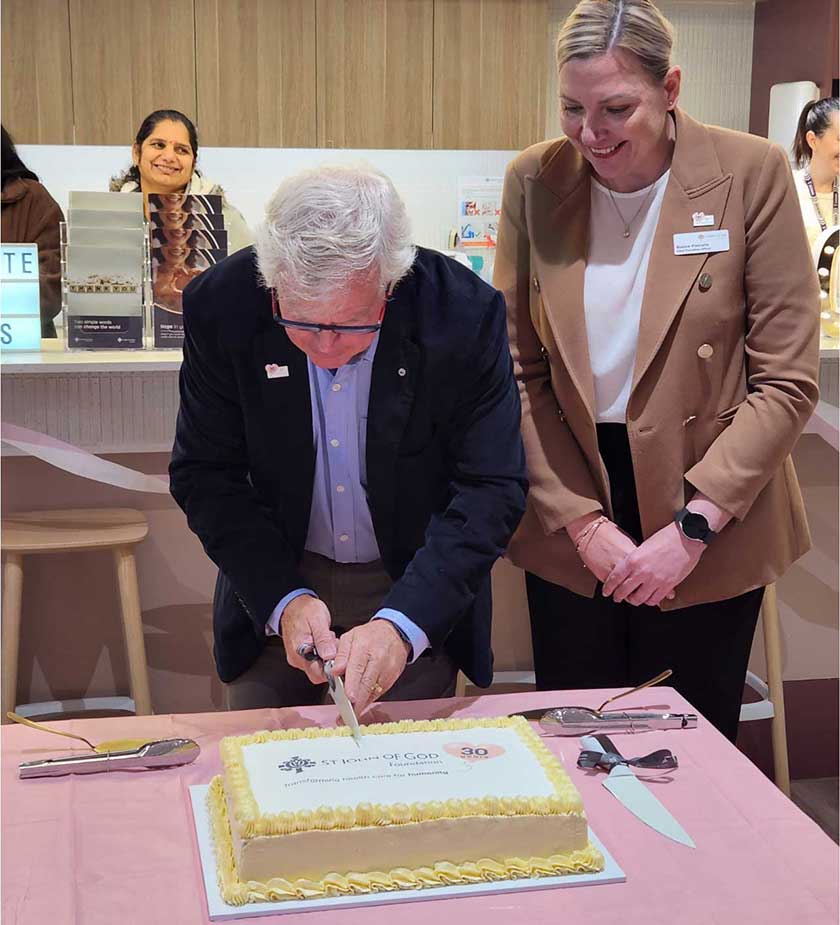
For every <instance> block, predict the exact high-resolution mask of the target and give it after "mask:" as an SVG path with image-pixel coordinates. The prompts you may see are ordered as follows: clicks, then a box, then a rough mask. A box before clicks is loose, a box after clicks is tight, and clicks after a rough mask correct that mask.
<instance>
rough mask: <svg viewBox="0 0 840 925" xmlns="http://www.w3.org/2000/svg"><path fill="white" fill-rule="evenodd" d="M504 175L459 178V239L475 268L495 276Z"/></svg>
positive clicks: (483, 275)
mask: <svg viewBox="0 0 840 925" xmlns="http://www.w3.org/2000/svg"><path fill="white" fill-rule="evenodd" d="M503 184H504V177H459V178H458V226H457V227H458V241H459V244H460V246H461V248H462V250H463V253H464V254H466V256H467V258H468V259H469V261H470V266H471V267H472V268H473V270H474V271H475V272H476V273H477V274H478V275H479V276H480V277H481V278H482V279H483V280H484V281H485V282H486V283H490V282H492V279H493V263H494V261H495V256H496V239H497V238H498V234H499V216H500V215H501V214H502V186H503Z"/></svg>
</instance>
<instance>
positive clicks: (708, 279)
mask: <svg viewBox="0 0 840 925" xmlns="http://www.w3.org/2000/svg"><path fill="white" fill-rule="evenodd" d="M711 288H712V275H711V273H701V274H700V291H701V292H708V291H709V290H710V289H711Z"/></svg>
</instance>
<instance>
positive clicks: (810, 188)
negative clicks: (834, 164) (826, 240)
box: [803, 173, 838, 231]
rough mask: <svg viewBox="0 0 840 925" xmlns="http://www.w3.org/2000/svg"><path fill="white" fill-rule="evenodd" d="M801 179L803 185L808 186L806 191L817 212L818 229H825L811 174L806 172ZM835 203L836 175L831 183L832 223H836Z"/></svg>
mask: <svg viewBox="0 0 840 925" xmlns="http://www.w3.org/2000/svg"><path fill="white" fill-rule="evenodd" d="M803 179H804V180H805V185H806V186H807V187H808V193H809V194H810V196H811V202H812V203H813V206H814V211H815V212H816V213H817V220H818V221H819V223H820V231H825V229H826V228H827V227H828V225H826V223H825V219H824V218H823V214H822V210H821V209H820V204H819V202H818V200H817V191H816V189H815V188H814V181H813V180H812V179H811V174H810V173H806V174H805V176H804V177H803ZM837 205H838V203H837V177H835V178H834V183H832V185H831V211H832V218H833V224H834V225H837V224H838V208H837Z"/></svg>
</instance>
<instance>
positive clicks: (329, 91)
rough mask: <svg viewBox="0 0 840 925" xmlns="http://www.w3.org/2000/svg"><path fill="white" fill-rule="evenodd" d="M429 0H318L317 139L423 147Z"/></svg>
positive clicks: (330, 143) (428, 133) (426, 140)
mask: <svg viewBox="0 0 840 925" xmlns="http://www.w3.org/2000/svg"><path fill="white" fill-rule="evenodd" d="M433 14H434V8H433V4H432V0H318V27H317V28H318V145H319V147H324V148H429V147H431V144H432V60H433V54H432V41H433V36H434V27H433Z"/></svg>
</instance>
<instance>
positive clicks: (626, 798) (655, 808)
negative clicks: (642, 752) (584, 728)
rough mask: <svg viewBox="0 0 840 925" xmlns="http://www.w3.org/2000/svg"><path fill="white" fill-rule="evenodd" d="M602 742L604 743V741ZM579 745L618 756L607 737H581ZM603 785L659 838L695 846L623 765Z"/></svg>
mask: <svg viewBox="0 0 840 925" xmlns="http://www.w3.org/2000/svg"><path fill="white" fill-rule="evenodd" d="M599 739H600V740H601V741H599ZM605 739H606V742H604V740H605ZM602 743H604V744H602ZM607 743H609V745H608V747H607V748H605V747H604V745H605V744H607ZM580 744H581V746H582V747H583V748H585V749H588V750H590V751H595V752H602V753H604V752H608V751H611V752H613V753H615V754H619V753H618V752H617V751H616V750H615V748H614V747H613V746H612V743H611V742H609V740H608V739H607V738H606V736H599V737H597V738H596V737H595V736H581V740H580ZM603 784H604V786H605V787H606V788H607V790H609V792H610V793H611V794H612V795H613V796H614V797H615V798H616V799H617V800H618V801H619V802H620V803H623V804H624V806H625V807H626V808H627V809H629V810H630V812H631V813H633V815H634V816H636V817H637V818H638V819H641V821H642V822H644V823H645V825H649V826H650V827H651V828H652V829H654V830H656V831H657V832H659V833H660V834H661V835H664V836H665V837H666V838H670V839H672V840H673V841H675V842H679V843H680V844H681V845H686V846H688V847H689V848H694V847H696V845H695V844H694V841H693V840H692V838H691V836H690V835H689V834H688V832H686V830H685V829H684V828H683V827H682V826H681V825H680V824H679V822H677V820H676V819H675V818H674V817H673V816H672V815H671V813H670V812H668V810H667V809H666V808H665V807H664V806H663V805H662V804H661V803H660V802H659V800H657V799H656V797H655V796H654V795H653V794H652V793H651V792H650V790H648V788H647V787H645V785H644V784H643V783H642V782H641V781H640V780H639V779H638V778H637V777H636V775H635V774H634V773H633V771H632V770H631V769H630V768H629V767H628V766H627V765H626V764H616V765H615V767H613V769H612V770H611V771H610V773H609V775H608V776H607V778H606V780H604V781H603Z"/></svg>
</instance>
